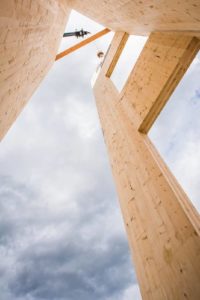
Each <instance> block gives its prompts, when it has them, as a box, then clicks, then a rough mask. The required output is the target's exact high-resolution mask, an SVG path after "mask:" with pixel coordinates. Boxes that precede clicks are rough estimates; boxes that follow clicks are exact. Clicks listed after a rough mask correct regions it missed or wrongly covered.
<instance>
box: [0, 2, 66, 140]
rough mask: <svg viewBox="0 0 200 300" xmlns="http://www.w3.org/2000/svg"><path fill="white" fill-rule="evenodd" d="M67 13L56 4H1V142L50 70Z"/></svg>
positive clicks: (63, 4)
mask: <svg viewBox="0 0 200 300" xmlns="http://www.w3.org/2000/svg"><path fill="white" fill-rule="evenodd" d="M69 12H70V9H69V8H68V7H67V5H66V1H65V0H59V1H41V0H34V1H33V0H32V1H14V0H1V1H0V140H1V139H2V137H3V136H4V135H5V134H6V132H7V130H8V129H9V128H10V126H11V125H12V123H13V122H14V121H15V119H16V118H17V116H18V115H19V113H20V112H21V110H22V109H23V107H24V105H25V104H26V103H27V101H28V100H29V98H30V97H31V96H32V94H33V93H34V91H35V89H36V88H37V87H38V85H39V84H40V82H41V81H42V79H43V78H44V76H45V75H46V74H47V72H48V71H49V69H50V67H51V66H52V64H53V62H54V59H55V55H56V53H57V49H58V46H59V43H60V40H61V38H62V35H63V32H64V28H65V25H66V21H67V17H68V15H69Z"/></svg>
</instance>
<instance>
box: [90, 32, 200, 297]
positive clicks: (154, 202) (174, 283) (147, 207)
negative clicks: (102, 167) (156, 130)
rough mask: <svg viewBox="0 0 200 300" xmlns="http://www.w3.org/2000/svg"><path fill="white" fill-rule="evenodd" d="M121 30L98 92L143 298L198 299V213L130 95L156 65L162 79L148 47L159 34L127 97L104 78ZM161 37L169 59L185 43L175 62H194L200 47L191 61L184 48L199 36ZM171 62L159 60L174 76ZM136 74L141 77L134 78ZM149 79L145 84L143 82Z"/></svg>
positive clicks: (161, 86) (162, 70)
mask: <svg viewBox="0 0 200 300" xmlns="http://www.w3.org/2000/svg"><path fill="white" fill-rule="evenodd" d="M119 35H121V38H122V37H123V34H122V33H118V34H116V36H115V37H114V40H113V43H112V45H111V48H110V51H109V53H108V55H107V58H106V61H105V63H104V66H103V68H102V72H101V74H100V76H99V78H98V80H97V82H96V84H95V87H94V94H95V97H96V102H97V107H98V112H99V116H100V120H101V124H102V129H103V134H104V137H105V142H106V144H107V147H108V152H109V157H110V161H111V166H112V170H113V175H114V179H115V182H116V186H117V190H118V194H119V199H120V206H121V209H122V214H123V218H124V223H125V226H126V230H127V234H128V240H129V245H130V249H131V253H132V256H133V260H134V264H135V268H136V273H137V277H138V281H139V284H140V289H141V294H142V297H143V299H153V300H161V299H162V300H163V299H180V300H182V299H199V297H200V284H199V282H200V239H199V216H198V214H197V212H196V210H195V209H194V207H193V206H192V205H191V204H190V202H189V200H188V198H187V196H186V195H185V193H184V192H183V190H182V189H181V187H180V186H179V184H178V183H177V181H176V180H175V178H174V177H173V175H172V174H171V173H170V171H169V170H168V168H167V167H166V165H165V164H164V162H163V161H162V160H161V158H160V156H159V154H158V153H157V151H156V149H155V148H154V147H153V145H152V144H151V142H150V141H149V139H148V137H147V136H146V135H145V134H143V133H141V132H140V131H139V130H138V129H139V126H138V124H139V123H138V120H140V121H141V117H139V118H138V110H137V109H136V105H134V103H135V102H134V101H135V100H136V98H135V97H132V96H131V93H132V94H133V95H135V93H136V89H138V88H139V86H138V85H137V84H136V83H135V80H139V78H140V80H142V78H144V79H145V80H146V77H148V76H147V74H145V72H144V69H145V70H150V72H151V74H152V75H151V76H152V78H154V76H155V77H156V75H155V74H154V72H156V74H157V72H158V68H155V69H154V68H153V65H152V59H148V58H149V57H152V54H150V53H149V52H150V51H149V49H155V48H154V46H155V44H154V41H155V36H154V34H153V35H152V36H150V38H149V40H148V42H147V45H148V47H145V48H144V50H143V53H142V55H141V56H140V58H139V61H138V63H137V65H136V67H135V70H137V73H135V71H134V70H133V72H132V74H131V76H130V78H129V81H128V83H127V84H128V85H127V86H126V87H125V90H126V88H130V82H133V83H134V84H135V85H134V88H133V86H132V91H131V89H127V90H126V91H128V94H127V93H124V92H122V93H121V94H119V93H118V92H117V90H116V88H115V86H114V84H113V83H112V81H111V80H110V79H109V78H108V77H106V76H105V75H106V73H107V70H108V68H109V63H108V62H112V57H113V56H115V55H117V51H118V49H120V43H121V42H120V39H119ZM161 37H162V43H160V47H161V45H163V47H162V56H163V57H168V55H169V53H172V52H174V55H175V53H179V50H180V49H179V47H178V45H180V43H181V49H182V50H181V51H180V52H181V53H182V54H180V55H178V56H177V57H178V58H176V59H175V60H174V62H175V64H176V65H177V60H178V61H181V63H182V65H183V68H184V70H185V69H186V68H187V66H188V65H189V64H188V61H191V60H192V57H194V51H193V50H191V54H190V55H189V54H188V57H189V56H191V59H190V60H189V58H188V60H185V64H184V61H183V57H185V51H184V46H185V48H187V49H190V46H191V44H193V43H194V40H193V38H191V37H190V38H188V39H187V38H186V37H180V36H178V35H177V36H176V35H174V36H173V37H172V38H173V40H174V42H173V43H172V42H171V39H169V36H168V35H166V39H165V35H164V34H160V38H161ZM156 39H157V40H159V34H156ZM185 40H187V42H185ZM116 41H118V42H116ZM197 42H198V41H196V44H197ZM160 47H157V48H156V49H155V51H154V55H159V54H157V49H158V50H159V49H160ZM176 47H177V48H176ZM114 48H115V51H114ZM169 48H170V49H169ZM191 48H192V49H193V47H191ZM165 50H166V52H165ZM120 51H121V50H120ZM143 57H146V60H145V61H144V64H142V61H141V59H142V58H143ZM166 65H167V64H166V63H163V64H160V65H159V72H160V74H163V77H164V78H166V80H168V78H169V77H172V73H174V67H173V66H172V67H171V68H170V71H169V72H168V73H167V74H166ZM144 66H145V68H144ZM140 70H141V72H140ZM136 74H137V76H139V78H138V77H137V76H136ZM164 74H166V76H164ZM134 76H135V77H134ZM133 78H136V79H135V80H133V81H132V79H133ZM153 83H155V81H153V80H152V84H151V80H150V82H148V91H149V92H150V91H151V89H152V92H153V91H154V89H155V85H154V84H153ZM165 83H166V81H165V80H164V79H162V80H161V82H158V84H157V85H156V88H157V89H160V90H161V92H162V91H163V89H165V86H166V85H165ZM145 84H146V81H144V87H145ZM144 94H145V91H144ZM153 95H157V93H155V94H154V93H153ZM149 96H150V100H151V103H153V104H152V105H155V103H156V101H158V100H157V98H158V97H157V98H154V96H152V97H151V94H150V95H149ZM148 99H149V97H148V94H145V98H144V99H143V98H142V101H143V102H142V105H143V106H144V107H146V106H147V107H148V112H150V111H151V107H150V106H148V105H149V104H148ZM165 101H166V99H165ZM138 105H139V104H138ZM146 115H148V113H147V114H144V116H142V117H143V118H145V117H146Z"/></svg>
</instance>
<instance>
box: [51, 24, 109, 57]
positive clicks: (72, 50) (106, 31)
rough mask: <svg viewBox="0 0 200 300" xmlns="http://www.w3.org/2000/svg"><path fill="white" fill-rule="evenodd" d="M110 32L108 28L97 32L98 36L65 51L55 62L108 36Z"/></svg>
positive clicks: (93, 36)
mask: <svg viewBox="0 0 200 300" xmlns="http://www.w3.org/2000/svg"><path fill="white" fill-rule="evenodd" d="M108 32H110V29H108V28H105V29H103V30H101V31H99V32H97V33H96V34H94V35H92V36H90V37H89V38H87V39H85V40H84V41H81V42H80V43H78V44H76V45H74V46H72V47H70V48H68V49H66V50H65V51H63V52H61V53H59V54H58V55H56V59H55V60H58V59H60V58H62V57H64V56H66V55H68V54H70V53H72V52H74V51H76V50H78V49H80V48H81V47H83V46H85V45H87V44H89V43H91V42H93V41H95V40H96V39H98V38H100V37H101V36H103V35H105V34H107V33H108Z"/></svg>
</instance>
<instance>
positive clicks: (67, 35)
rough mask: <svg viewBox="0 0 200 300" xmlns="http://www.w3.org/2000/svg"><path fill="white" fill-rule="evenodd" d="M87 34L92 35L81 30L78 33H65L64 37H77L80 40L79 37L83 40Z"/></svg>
mask: <svg viewBox="0 0 200 300" xmlns="http://www.w3.org/2000/svg"><path fill="white" fill-rule="evenodd" d="M87 34H90V32H89V31H85V30H83V29H81V30H76V31H73V32H65V33H64V34H63V37H69V36H75V37H77V38H79V37H82V38H83V37H84V36H85V35H87Z"/></svg>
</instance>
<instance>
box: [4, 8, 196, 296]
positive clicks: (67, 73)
mask: <svg viewBox="0 0 200 300" xmlns="http://www.w3.org/2000/svg"><path fill="white" fill-rule="evenodd" d="M82 27H83V28H84V29H86V30H89V31H92V32H93V33H95V32H96V31H98V30H100V29H101V26H99V25H97V24H95V23H94V22H91V21H89V20H88V19H86V18H85V17H82V16H80V15H78V14H77V13H73V15H72V17H71V18H70V22H69V27H68V30H74V29H76V28H77V29H79V28H82ZM111 37H112V33H110V34H109V35H107V36H105V37H104V38H102V39H101V40H99V41H98V42H97V43H93V44H91V45H89V46H87V47H85V48H82V49H81V50H79V51H77V52H75V53H73V54H71V55H70V56H68V57H66V58H64V59H62V60H60V61H58V62H56V63H55V64H54V65H53V67H52V69H51V71H50V72H49V74H48V76H47V77H46V78H45V79H44V81H43V82H42V84H41V85H40V87H39V88H38V90H37V91H36V92H35V94H34V95H33V97H32V99H31V101H30V102H29V103H28V105H27V106H26V108H25V109H24V111H23V112H22V113H21V115H20V117H19V118H18V119H17V121H16V122H15V123H14V125H13V126H12V128H11V129H10V130H9V132H8V133H7V135H6V137H5V138H4V140H3V141H2V143H1V147H0V183H1V184H0V256H1V260H0V276H1V279H0V299H3V300H45V299H48V300H62V299H63V300H80V299H81V300H94V299H96V300H130V299H132V300H133V299H134V300H138V299H140V293H139V288H138V285H137V280H136V276H135V273H134V270H133V267H132V263H131V259H130V254H129V250H128V245H127V239H126V235H125V230H124V225H123V222H122V218H121V213H120V211H119V207H118V199H117V195H116V192H115V187H114V183H113V179H112V175H111V169H110V166H109V162H108V158H107V153H106V148H105V145H104V141H103V137H102V132H101V129H100V124H99V120H98V114H97V111H96V107H95V101H94V98H93V95H92V89H91V86H90V80H91V77H92V74H93V73H94V71H95V69H96V67H97V64H98V60H97V58H96V52H97V51H98V50H104V51H105V50H106V48H107V47H108V45H109V42H110V40H111ZM74 42H76V40H74V39H73V38H70V40H69V39H65V40H64V41H63V42H62V44H61V47H60V49H65V48H67V47H68V46H69V45H70V44H72V43H74ZM133 43H134V45H135V41H133ZM136 44H137V45H138V46H137V47H138V48H137V49H136V50H137V51H138V52H139V50H141V48H142V46H143V44H144V38H141V39H140V40H139V39H137V43H136ZM129 47H132V49H133V44H132V46H131V43H130V46H129ZM135 48H136V45H135V46H134V49H135ZM132 49H131V50H127V51H128V52H129V54H128V53H127V55H130V54H131V52H132ZM123 68H124V70H125V69H127V63H126V62H124V66H123ZM199 71H200V58H196V59H195V61H194V62H193V64H192V66H191V67H190V69H189V71H188V73H187V75H186V76H185V79H184V80H183V81H182V83H181V84H180V85H179V87H178V88H177V90H176V92H175V93H174V95H173V97H172V98H173V99H171V100H170V101H169V103H168V105H167V106H166V108H165V110H164V111H163V112H162V114H161V116H160V117H159V118H158V120H157V122H156V124H155V125H154V127H153V128H152V130H151V132H150V137H151V139H152V140H153V142H154V143H155V144H156V145H157V147H158V149H159V151H160V152H161V154H162V155H163V157H164V158H165V160H166V161H167V163H168V164H169V166H170V168H171V169H172V170H173V172H174V173H175V175H176V176H177V178H178V179H179V181H180V182H181V183H182V184H183V186H184V189H185V190H186V191H187V193H188V195H189V196H190V197H191V199H192V201H193V203H194V204H195V206H196V207H198V208H200V203H199V200H198V199H199V196H200V191H199V186H200V185H199V175H200V139H199V137H200V118H199V111H200V86H199V80H198V75H197V74H199ZM116 78H118V76H116ZM116 78H113V80H114V81H115V80H116ZM116 84H117V83H116ZM121 85H122V84H121ZM119 86H120V80H119ZM119 86H118V88H120V87H119Z"/></svg>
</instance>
